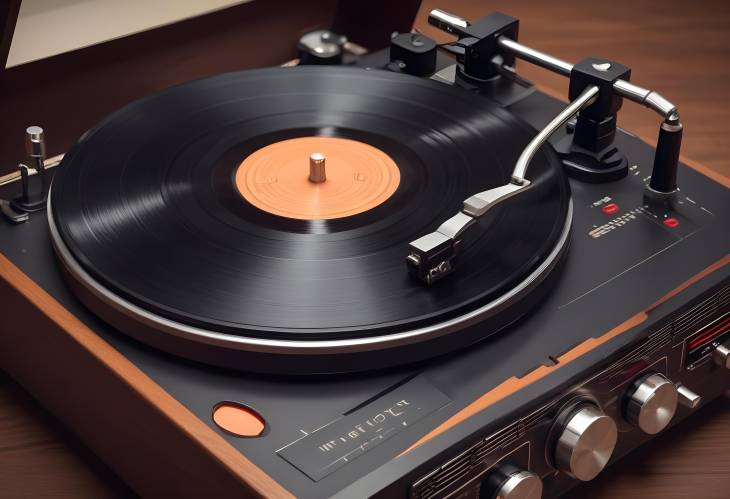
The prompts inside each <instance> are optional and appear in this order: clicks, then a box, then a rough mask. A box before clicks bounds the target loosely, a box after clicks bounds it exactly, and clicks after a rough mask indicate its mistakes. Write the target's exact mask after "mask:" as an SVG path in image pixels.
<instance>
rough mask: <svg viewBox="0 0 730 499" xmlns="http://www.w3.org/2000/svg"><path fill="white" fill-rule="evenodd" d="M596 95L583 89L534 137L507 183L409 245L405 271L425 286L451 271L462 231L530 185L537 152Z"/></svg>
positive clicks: (480, 195) (475, 197) (594, 90)
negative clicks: (532, 165) (529, 168)
mask: <svg viewBox="0 0 730 499" xmlns="http://www.w3.org/2000/svg"><path fill="white" fill-rule="evenodd" d="M598 93H599V90H598V87H596V86H590V87H588V88H586V89H585V90H584V91H583V93H581V94H580V96H579V97H578V98H577V99H575V100H574V101H573V102H571V103H570V104H569V105H568V107H566V108H565V109H563V110H562V111H561V112H560V114H558V115H557V116H556V117H555V118H553V119H552V120H551V121H550V123H548V124H547V125H546V126H545V128H543V129H542V130H541V131H540V133H538V134H537V135H535V137H534V138H533V139H532V140H531V141H530V143H529V144H527V147H525V149H524V150H523V151H522V153H521V154H520V157H519V158H518V159H517V163H515V167H514V169H513V170H512V176H511V179H510V182H509V183H507V184H505V185H502V186H500V187H495V188H493V189H489V190H486V191H483V192H480V193H478V194H474V195H473V196H470V197H469V198H468V199H466V200H465V201H464V206H463V207H462V209H461V211H460V212H459V213H457V214H456V215H454V216H453V217H451V218H449V219H448V220H446V221H445V222H444V223H443V224H441V225H440V226H439V228H438V229H436V231H435V232H432V233H430V234H426V235H425V236H422V237H419V238H418V239H416V240H415V241H412V242H411V243H410V245H409V246H410V253H409V254H408V256H407V257H406V263H407V265H408V269H409V271H410V272H411V273H412V274H414V275H415V276H416V277H418V278H419V279H421V280H422V281H424V282H426V283H427V284H433V283H434V282H436V281H437V280H439V279H441V278H442V277H445V276H446V275H448V274H449V273H450V272H451V271H452V270H453V268H454V266H453V264H452V262H451V260H452V259H453V258H454V256H455V255H456V249H457V246H458V243H459V240H460V238H461V237H462V235H463V234H464V231H466V230H467V229H468V228H469V227H471V226H472V225H473V224H474V222H476V220H477V219H478V218H480V217H483V216H484V215H486V214H487V213H488V212H489V211H490V210H492V208H494V207H495V206H498V205H499V204H501V203H503V202H504V201H506V200H508V199H510V198H512V197H514V196H516V195H517V194H519V193H521V192H523V191H525V190H526V189H528V188H529V186H530V181H529V180H527V179H526V178H525V176H526V173H527V169H528V167H529V166H530V162H531V161H532V158H534V157H535V154H536V153H537V151H538V150H539V149H540V147H542V146H543V145H544V144H545V142H547V140H548V139H549V138H550V136H551V135H552V134H553V133H555V132H556V131H557V130H559V129H560V128H561V127H563V126H564V125H565V124H566V123H567V122H568V121H570V119H571V118H573V117H574V116H575V115H576V114H578V112H579V111H580V110H581V109H584V108H586V107H588V106H590V105H591V104H592V103H593V102H595V100H596V98H597V97H598Z"/></svg>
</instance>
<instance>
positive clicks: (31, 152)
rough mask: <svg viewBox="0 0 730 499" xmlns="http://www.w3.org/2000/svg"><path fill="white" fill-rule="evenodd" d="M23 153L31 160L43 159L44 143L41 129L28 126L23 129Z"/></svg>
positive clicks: (44, 152)
mask: <svg viewBox="0 0 730 499" xmlns="http://www.w3.org/2000/svg"><path fill="white" fill-rule="evenodd" d="M25 152H26V153H28V156H29V157H31V158H42V159H45V157H46V141H45V139H44V137H43V129H42V128H41V127H39V126H29V127H28V128H26V129H25Z"/></svg>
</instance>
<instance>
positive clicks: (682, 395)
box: [677, 385, 702, 409]
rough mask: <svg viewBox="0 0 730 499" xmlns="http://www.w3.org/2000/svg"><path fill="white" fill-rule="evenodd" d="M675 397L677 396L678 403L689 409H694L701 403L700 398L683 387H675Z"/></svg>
mask: <svg viewBox="0 0 730 499" xmlns="http://www.w3.org/2000/svg"><path fill="white" fill-rule="evenodd" d="M677 395H679V398H678V401H679V403H680V404H681V405H683V406H685V407H688V408H690V409H696V408H697V407H698V406H699V405H700V402H702V397H700V396H699V395H697V394H696V393H695V392H693V391H692V390H690V389H689V388H687V387H686V386H684V385H679V386H677Z"/></svg>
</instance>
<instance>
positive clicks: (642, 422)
mask: <svg viewBox="0 0 730 499" xmlns="http://www.w3.org/2000/svg"><path fill="white" fill-rule="evenodd" d="M429 22H430V23H431V24H433V25H435V26H437V27H439V28H441V29H443V30H444V31H447V32H448V33H451V34H453V35H454V37H455V41H454V42H453V43H449V44H445V45H442V46H437V44H436V43H435V42H434V41H433V40H430V39H429V38H427V37H426V36H425V35H422V34H418V33H404V34H400V35H395V36H394V37H393V38H392V39H391V41H390V44H391V45H390V49H389V50H384V51H376V52H372V53H369V54H363V53H362V51H360V50H355V52H357V54H355V53H353V48H352V46H350V47H349V48H347V43H346V38H344V37H342V36H340V35H338V34H335V33H333V32H329V31H318V32H315V33H313V34H309V35H305V36H304V37H302V39H301V41H300V46H299V50H300V58H299V61H298V62H299V63H298V64H296V63H293V64H291V65H290V66H293V67H278V68H265V69H256V70H247V71H239V72H232V73H226V74H221V75H218V76H213V77H208V78H204V79H200V80H196V81H192V82H189V83H185V84H182V85H178V86H175V87H172V88H169V89H167V90H163V91H160V92H157V93H154V94H151V95H148V96H146V97H144V98H142V99H140V100H137V101H135V102H133V103H131V104H128V105H126V106H124V107H122V108H121V109H119V110H118V111H116V112H114V113H113V114H111V115H110V116H108V117H107V118H105V119H103V120H102V121H101V122H99V123H98V124H96V125H95V126H93V127H92V128H91V129H89V130H88V131H87V132H85V133H84V134H83V135H82V136H81V137H80V138H79V139H78V141H77V142H76V144H75V145H73V147H71V148H70V149H69V150H68V151H67V152H66V153H65V155H64V156H63V158H62V159H61V160H60V162H59V161H46V158H45V142H44V140H45V139H44V132H43V130H42V129H41V128H40V127H30V128H28V129H27V131H26V144H27V150H28V155H29V157H30V159H31V160H32V164H30V166H27V165H25V164H23V165H20V166H19V173H18V174H17V175H16V176H13V177H12V178H11V179H9V180H12V181H8V182H7V183H6V185H5V186H4V187H2V191H1V192H0V195H2V197H4V198H5V200H4V201H3V202H2V203H1V204H0V207H2V211H3V214H4V216H5V219H6V223H4V224H3V225H2V226H1V227H0V241H2V251H3V256H2V258H1V259H0V274H1V275H2V278H3V279H2V281H1V282H0V291H1V292H2V299H3V302H4V303H8V304H9V307H10V308H11V309H12V310H13V311H14V312H15V313H14V314H12V315H11V317H10V318H8V317H5V318H3V323H2V333H3V334H2V341H3V344H2V346H3V348H2V350H3V352H4V354H3V357H2V362H3V366H4V367H5V368H6V369H8V371H9V372H11V373H12V374H13V375H14V376H16V377H17V378H18V379H19V380H20V381H21V382H22V383H24V384H26V385H27V386H28V387H29V388H30V389H31V390H32V391H34V392H36V393H38V394H39V397H41V399H42V400H44V402H45V403H46V404H48V405H49V406H50V407H51V408H52V409H53V410H54V411H55V412H57V413H58V414H59V415H60V416H61V417H62V418H63V419H64V420H66V421H67V422H68V424H69V425H70V426H71V427H72V428H74V429H75V431H77V432H78V433H79V434H80V435H81V436H82V438H84V439H85V440H86V441H88V442H89V443H90V445H91V446H92V447H93V448H94V449H95V450H96V451H97V452H98V453H99V454H100V455H101V456H102V457H103V458H104V459H105V460H107V461H108V462H110V464H111V465H112V467H113V468H114V469H115V470H116V471H117V472H118V473H120V474H121V475H122V476H123V477H125V479H127V480H128V481H129V482H130V483H131V484H132V486H133V487H135V488H136V489H137V490H138V491H139V492H141V493H143V494H150V495H162V494H170V493H174V494H176V495H184V496H187V495H191V496H200V495H211V496H229V495H236V494H239V493H242V491H247V492H249V493H254V494H259V495H263V496H271V497H274V496H276V497H289V496H291V495H295V496H298V497H299V496H300V497H325V496H337V497H367V496H383V497H385V496H388V497H412V498H431V497H447V496H458V497H503V498H507V497H511V498H514V497H529V498H539V497H555V496H557V495H560V494H561V493H563V492H564V491H566V490H568V489H569V488H570V487H572V486H573V485H574V484H575V483H577V482H579V481H587V480H591V479H593V478H594V477H595V476H597V475H598V474H599V473H600V472H601V470H602V469H603V468H604V467H605V466H606V465H607V464H609V462H611V461H612V460H616V459H619V458H620V457H621V456H623V455H624V454H626V453H627V452H629V451H630V450H632V449H633V448H635V447H636V446H638V445H640V444H641V443H642V442H644V441H646V440H648V439H650V438H652V436H653V435H655V434H657V433H659V432H661V431H662V430H664V429H665V428H667V427H668V426H670V425H673V424H675V423H676V422H678V421H680V420H681V419H683V418H685V417H687V416H689V415H691V414H692V412H693V411H694V410H695V409H696V408H697V407H698V406H699V405H701V404H703V403H705V402H706V401H709V400H711V399H712V398H714V397H716V396H718V395H720V394H721V393H723V392H724V391H725V390H727V389H728V387H730V373H729V372H730V371H729V368H730V350H729V349H730V319H729V318H728V317H729V316H728V312H730V287H729V285H728V265H727V264H728V263H729V262H730V256H728V248H730V233H728V231H727V230H726V229H727V219H728V217H730V198H729V197H728V191H727V181H726V180H724V179H720V181H717V180H713V179H710V178H708V177H706V176H705V175H703V174H702V173H701V172H699V171H697V170H695V169H693V168H691V167H689V166H687V165H686V164H683V163H682V162H680V147H681V138H682V130H683V124H682V122H681V120H680V114H679V111H678V109H677V108H676V106H675V105H674V104H672V103H671V102H670V101H669V100H667V99H666V98H665V97H663V96H662V95H661V94H659V92H657V91H655V90H651V89H646V88H643V87H641V86H639V85H637V84H635V83H633V82H631V81H630V78H631V70H630V69H629V68H628V67H626V66H624V65H622V64H620V63H618V62H615V61H609V60H605V59H599V58H589V59H585V60H583V61H580V62H578V63H577V64H575V65H573V64H570V63H568V62H565V61H562V60H559V59H557V58H555V57H553V56H550V55H549V54H545V53H542V52H540V51H538V50H536V49H534V48H531V47H527V46H525V45H522V44H520V43H519V41H518V31H519V30H518V24H519V23H518V20H517V19H515V18H512V17H510V16H507V15H505V14H500V13H493V14H490V15H487V16H486V17H484V18H483V19H480V20H477V21H475V22H473V23H472V22H469V21H467V20H465V19H462V18H460V17H458V16H456V15H454V14H450V13H447V12H444V11H441V10H434V11H433V12H431V14H430V16H429ZM518 59H519V60H523V61H526V62H528V63H532V64H536V65H538V66H540V67H543V68H545V69H547V70H549V71H553V72H555V73H558V74H561V75H564V76H566V77H567V78H569V95H568V96H567V97H568V100H569V102H568V104H565V103H562V102H560V101H558V100H556V99H553V98H552V97H549V96H547V95H545V94H543V93H541V92H539V91H536V89H535V88H534V87H533V86H532V85H531V84H530V83H529V82H527V81H525V80H524V79H522V78H521V77H519V76H518V74H517V73H516V72H515V63H516V61H517V60H518ZM624 101H632V102H633V103H636V104H639V105H643V106H645V107H647V108H648V109H649V110H651V111H654V112H655V113H657V114H658V115H659V117H660V118H659V120H658V121H659V139H658V142H657V144H656V148H652V147H650V146H648V145H646V144H645V143H643V142H642V141H640V140H639V139H638V138H637V137H635V136H633V135H631V134H630V133H628V132H626V131H624V130H621V129H620V128H618V127H617V114H618V112H619V110H620V109H621V107H622V105H623V104H624ZM21 324H22V327H20V325H21ZM57 353H62V355H55V354H57ZM34 358H42V359H44V362H45V363H46V365H47V368H45V369H43V370H42V371H38V370H34V369H31V368H30V366H31V365H32V360H31V359H34ZM52 380H53V382H52ZM44 385H49V386H50V385H54V386H56V387H57V388H56V389H55V390H52V389H48V388H43V386H44ZM63 386H68V387H73V389H62V388H60V387H63ZM83 392H89V393H94V394H95V395H94V398H93V399H92V400H91V401H89V399H86V398H85V397H84V394H83ZM89 418H93V419H95V420H99V421H105V422H106V424H105V428H101V427H95V428H92V427H90V425H88V424H87V423H88V420H89ZM121 447H123V448H121ZM153 464H154V467H155V473H154V476H152V475H153V474H152V473H149V472H148V470H149V468H150V467H151V466H152V465H153Z"/></svg>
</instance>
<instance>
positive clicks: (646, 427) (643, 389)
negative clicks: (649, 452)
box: [624, 373, 677, 435]
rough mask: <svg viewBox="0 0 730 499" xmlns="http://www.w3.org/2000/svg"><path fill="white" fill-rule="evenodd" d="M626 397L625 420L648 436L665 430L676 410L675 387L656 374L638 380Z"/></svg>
mask: <svg viewBox="0 0 730 499" xmlns="http://www.w3.org/2000/svg"><path fill="white" fill-rule="evenodd" d="M627 395H628V400H627V403H626V409H625V412H624V416H625V417H626V420H627V421H628V422H629V423H631V424H633V425H634V426H638V427H639V428H641V430H642V431H644V433H648V434H649V435H655V434H657V433H659V432H660V431H662V430H663V429H664V428H666V427H667V425H668V424H669V422H670V421H671V420H672V418H673V417H674V413H675V412H676V410H677V387H676V386H674V383H672V382H671V381H669V380H668V379H667V378H666V377H664V376H662V375H661V374H658V373H655V374H649V375H648V376H644V377H643V378H640V379H638V380H637V381H636V382H635V383H634V385H633V387H632V389H631V390H630V391H629V393H628V394H627Z"/></svg>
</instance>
